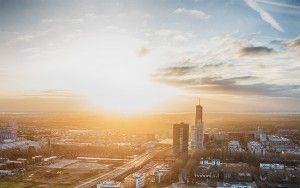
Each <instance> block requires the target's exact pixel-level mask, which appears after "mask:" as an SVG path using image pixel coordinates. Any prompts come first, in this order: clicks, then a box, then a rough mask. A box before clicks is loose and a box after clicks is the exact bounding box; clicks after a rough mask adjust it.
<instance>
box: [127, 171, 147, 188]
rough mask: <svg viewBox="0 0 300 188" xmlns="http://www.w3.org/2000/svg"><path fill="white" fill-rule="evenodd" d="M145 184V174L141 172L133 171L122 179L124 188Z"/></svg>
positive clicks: (140, 187) (140, 186)
mask: <svg viewBox="0 0 300 188" xmlns="http://www.w3.org/2000/svg"><path fill="white" fill-rule="evenodd" d="M144 186H145V176H144V174H141V173H133V174H131V175H129V176H127V177H126V178H125V179H124V187H125V188H142V187H144Z"/></svg>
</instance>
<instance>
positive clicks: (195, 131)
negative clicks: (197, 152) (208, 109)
mask: <svg viewBox="0 0 300 188" xmlns="http://www.w3.org/2000/svg"><path fill="white" fill-rule="evenodd" d="M202 118H203V108H202V106H201V105H200V102H199V104H198V105H197V106H196V117H195V126H193V127H192V140H191V147H192V149H202V148H203V140H204V123H203V119H202Z"/></svg>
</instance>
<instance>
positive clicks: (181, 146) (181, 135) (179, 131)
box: [173, 123, 189, 157]
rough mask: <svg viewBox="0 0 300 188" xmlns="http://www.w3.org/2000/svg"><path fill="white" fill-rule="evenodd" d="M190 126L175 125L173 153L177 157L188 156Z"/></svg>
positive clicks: (184, 124) (183, 124)
mask: <svg viewBox="0 0 300 188" xmlns="http://www.w3.org/2000/svg"><path fill="white" fill-rule="evenodd" d="M188 144H189V124H186V123H179V124H174V125H173V153H174V155H175V156H176V157H181V156H184V157H187V156H188Z"/></svg>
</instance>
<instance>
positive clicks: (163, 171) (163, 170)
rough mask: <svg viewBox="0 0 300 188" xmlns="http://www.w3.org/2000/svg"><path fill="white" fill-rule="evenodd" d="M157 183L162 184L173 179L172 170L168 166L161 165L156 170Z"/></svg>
mask: <svg viewBox="0 0 300 188" xmlns="http://www.w3.org/2000/svg"><path fill="white" fill-rule="evenodd" d="M154 175H155V182H156V183H161V182H164V181H167V180H170V178H171V168H170V167H169V166H168V165H161V166H159V167H157V168H156V169H155V172H154Z"/></svg>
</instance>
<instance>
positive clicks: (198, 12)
mask: <svg viewBox="0 0 300 188" xmlns="http://www.w3.org/2000/svg"><path fill="white" fill-rule="evenodd" d="M174 13H175V14H182V15H188V16H192V17H194V18H197V19H200V20H207V19H209V18H210V17H211V16H210V15H208V14H206V13H205V12H203V11H201V10H193V9H185V8H177V9H176V10H175V11H174Z"/></svg>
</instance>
